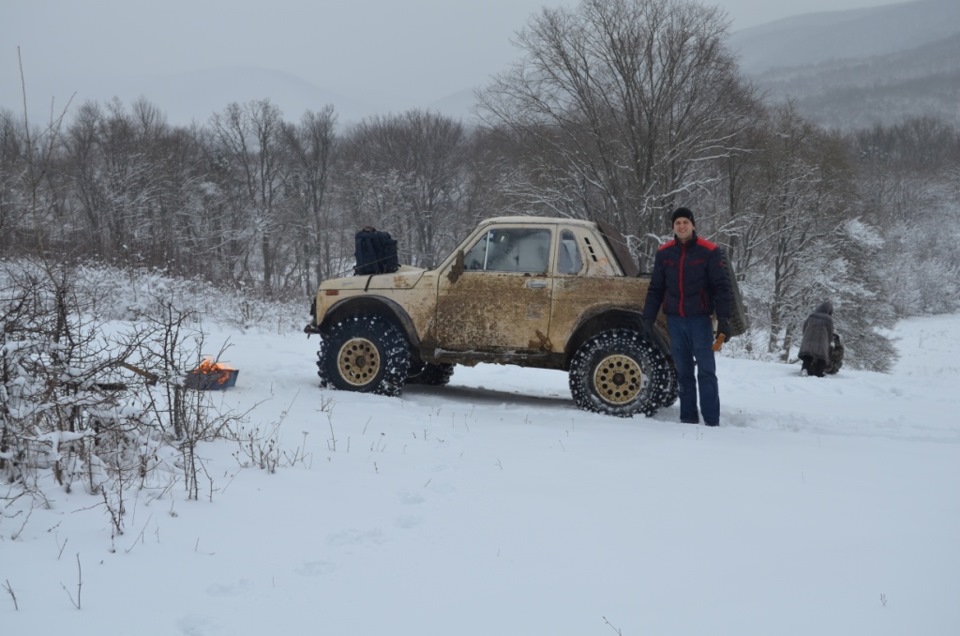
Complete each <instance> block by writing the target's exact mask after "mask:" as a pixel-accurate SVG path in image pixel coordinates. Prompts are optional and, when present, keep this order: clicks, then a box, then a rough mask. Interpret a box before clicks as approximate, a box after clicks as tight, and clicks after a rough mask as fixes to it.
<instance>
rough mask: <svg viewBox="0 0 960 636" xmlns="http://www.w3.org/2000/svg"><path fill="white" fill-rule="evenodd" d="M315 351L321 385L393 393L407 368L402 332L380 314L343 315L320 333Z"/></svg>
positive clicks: (407, 356) (385, 393) (406, 349)
mask: <svg viewBox="0 0 960 636" xmlns="http://www.w3.org/2000/svg"><path fill="white" fill-rule="evenodd" d="M322 338H323V344H322V346H321V347H320V351H319V352H318V353H317V358H318V359H317V369H318V370H317V375H319V376H320V386H322V387H327V386H332V387H333V388H335V389H340V390H341V391H359V392H361V393H378V394H380V395H391V396H396V395H399V394H400V391H401V390H402V389H403V384H404V382H405V381H406V379H407V371H408V370H409V368H410V345H409V344H408V343H407V338H406V336H405V335H404V333H403V331H402V330H401V329H400V328H399V327H397V325H396V324H395V323H394V322H392V321H390V320H387V319H386V318H384V317H382V316H377V315H364V314H358V315H354V316H349V317H347V318H344V319H343V320H342V321H340V322H338V323H337V324H335V325H333V326H332V327H330V329H329V330H327V331H326V332H325V333H324V334H323V336H322Z"/></svg>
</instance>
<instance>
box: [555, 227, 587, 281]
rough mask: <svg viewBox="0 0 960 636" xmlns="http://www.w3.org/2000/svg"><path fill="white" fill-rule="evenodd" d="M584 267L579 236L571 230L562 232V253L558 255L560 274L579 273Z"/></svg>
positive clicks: (558, 270)
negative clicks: (578, 243) (578, 244)
mask: <svg viewBox="0 0 960 636" xmlns="http://www.w3.org/2000/svg"><path fill="white" fill-rule="evenodd" d="M581 269H583V259H582V258H581V256H580V248H579V246H577V238H576V237H575V236H574V235H573V232H571V231H570V230H564V231H563V232H561V233H560V253H559V254H558V256H557V272H558V273H560V274H579V273H580V270H581Z"/></svg>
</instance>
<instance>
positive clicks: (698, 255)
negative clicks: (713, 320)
mask: <svg viewBox="0 0 960 636" xmlns="http://www.w3.org/2000/svg"><path fill="white" fill-rule="evenodd" d="M661 306H662V307H663V313H665V314H667V315H668V316H684V317H689V316H709V315H711V314H713V313H716V315H717V318H718V319H720V318H726V319H729V318H730V311H731V306H732V295H731V293H730V280H729V279H728V278H727V264H726V262H725V259H724V256H723V250H721V249H720V248H719V247H717V245H715V244H714V243H711V242H710V241H708V240H706V239H702V238H700V237H699V236H697V233H696V232H694V233H693V236H692V237H691V238H690V240H689V241H687V242H686V243H681V242H680V241H678V240H677V239H673V240H672V241H669V242H667V243H664V244H663V245H661V246H660V249H659V250H657V256H656V258H655V259H654V261H653V274H652V275H651V277H650V289H649V290H647V300H646V302H645V303H644V305H643V317H644V319H646V320H654V319H655V318H656V317H657V312H659V311H660V307H661Z"/></svg>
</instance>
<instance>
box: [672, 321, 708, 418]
mask: <svg viewBox="0 0 960 636" xmlns="http://www.w3.org/2000/svg"><path fill="white" fill-rule="evenodd" d="M667 331H668V332H669V333H670V353H671V354H672V355H673V363H674V364H675V365H676V367H677V389H678V392H679V394H680V421H681V422H690V423H698V422H699V421H700V416H699V413H698V412H697V387H698V385H699V388H700V413H702V414H703V421H704V422H706V423H707V424H719V423H720V388H719V385H718V383H717V362H716V360H715V359H714V357H713V321H712V320H711V319H710V316H692V317H689V318H682V317H680V316H667ZM694 367H696V372H697V375H696V377H694V375H693V373H694Z"/></svg>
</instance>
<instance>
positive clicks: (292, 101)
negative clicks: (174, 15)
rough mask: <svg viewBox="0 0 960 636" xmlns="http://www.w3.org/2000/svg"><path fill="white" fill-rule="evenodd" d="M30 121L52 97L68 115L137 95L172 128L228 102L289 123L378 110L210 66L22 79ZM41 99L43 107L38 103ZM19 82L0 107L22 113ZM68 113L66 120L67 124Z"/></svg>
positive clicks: (263, 72) (343, 118) (278, 78)
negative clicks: (258, 106) (264, 103)
mask: <svg viewBox="0 0 960 636" xmlns="http://www.w3.org/2000/svg"><path fill="white" fill-rule="evenodd" d="M26 84H27V97H28V102H29V107H30V118H31V121H33V122H34V123H42V122H45V121H48V120H49V118H50V113H51V101H50V98H49V97H48V96H50V95H54V96H56V101H55V103H54V104H53V112H54V114H59V113H60V112H62V110H63V108H64V107H65V106H66V104H67V101H68V100H69V99H71V98H72V102H71V104H70V112H72V113H75V112H76V109H77V107H79V106H80V105H81V104H83V103H85V102H88V101H96V102H99V103H101V104H105V103H107V102H109V101H111V100H112V99H113V98H117V99H119V100H120V101H121V102H122V103H123V104H124V105H129V104H131V103H133V102H134V101H135V100H137V99H139V98H140V97H144V98H146V99H147V101H149V102H150V103H151V104H153V105H154V106H156V107H157V108H158V109H159V110H160V111H161V112H163V113H165V114H166V116H167V120H168V121H169V122H170V123H171V124H174V125H182V126H186V125H189V124H191V123H193V122H196V123H198V124H205V123H206V122H207V121H208V120H209V118H210V116H211V115H213V114H214V113H216V112H222V111H223V110H224V108H226V107H227V105H229V104H230V103H232V102H238V103H245V102H248V101H254V100H261V99H269V100H270V102H271V103H272V104H274V105H276V106H277V107H278V108H279V109H280V110H281V111H282V112H283V116H284V119H285V120H286V121H290V122H296V121H299V120H300V117H301V116H302V115H303V113H304V112H306V111H307V110H312V111H317V110H320V109H321V108H323V107H324V106H325V105H327V104H333V105H334V108H335V110H336V113H337V116H338V121H339V122H340V123H341V124H349V123H353V122H355V121H359V120H360V119H362V118H363V117H367V116H369V115H371V114H374V113H378V112H381V111H382V110H383V109H382V108H381V109H378V107H377V105H376V104H367V103H364V102H362V101H360V100H357V99H353V98H351V97H348V96H344V95H339V94H337V93H335V92H333V91H330V90H327V89H325V88H322V87H319V86H316V85H314V84H312V83H310V82H308V81H306V80H304V79H303V78H301V77H298V76H296V75H293V74H291V73H286V72H283V71H277V70H271V69H261V68H242V67H230V68H215V69H205V70H201V71H193V72H189V73H180V74H175V75H142V76H137V77H124V76H119V77H117V76H102V75H90V76H87V77H72V78H70V80H69V81H65V80H63V79H60V80H58V81H57V82H54V81H53V80H52V79H50V78H43V77H41V78H33V77H29V76H28V77H27V78H26ZM39 98H43V103H40V99H39ZM22 103H23V102H22V97H21V95H20V83H19V81H17V82H16V83H13V82H3V85H2V86H0V106H3V107H6V108H8V109H11V110H15V112H16V114H20V113H21V112H22ZM69 118H70V117H69V114H68V120H69Z"/></svg>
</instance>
